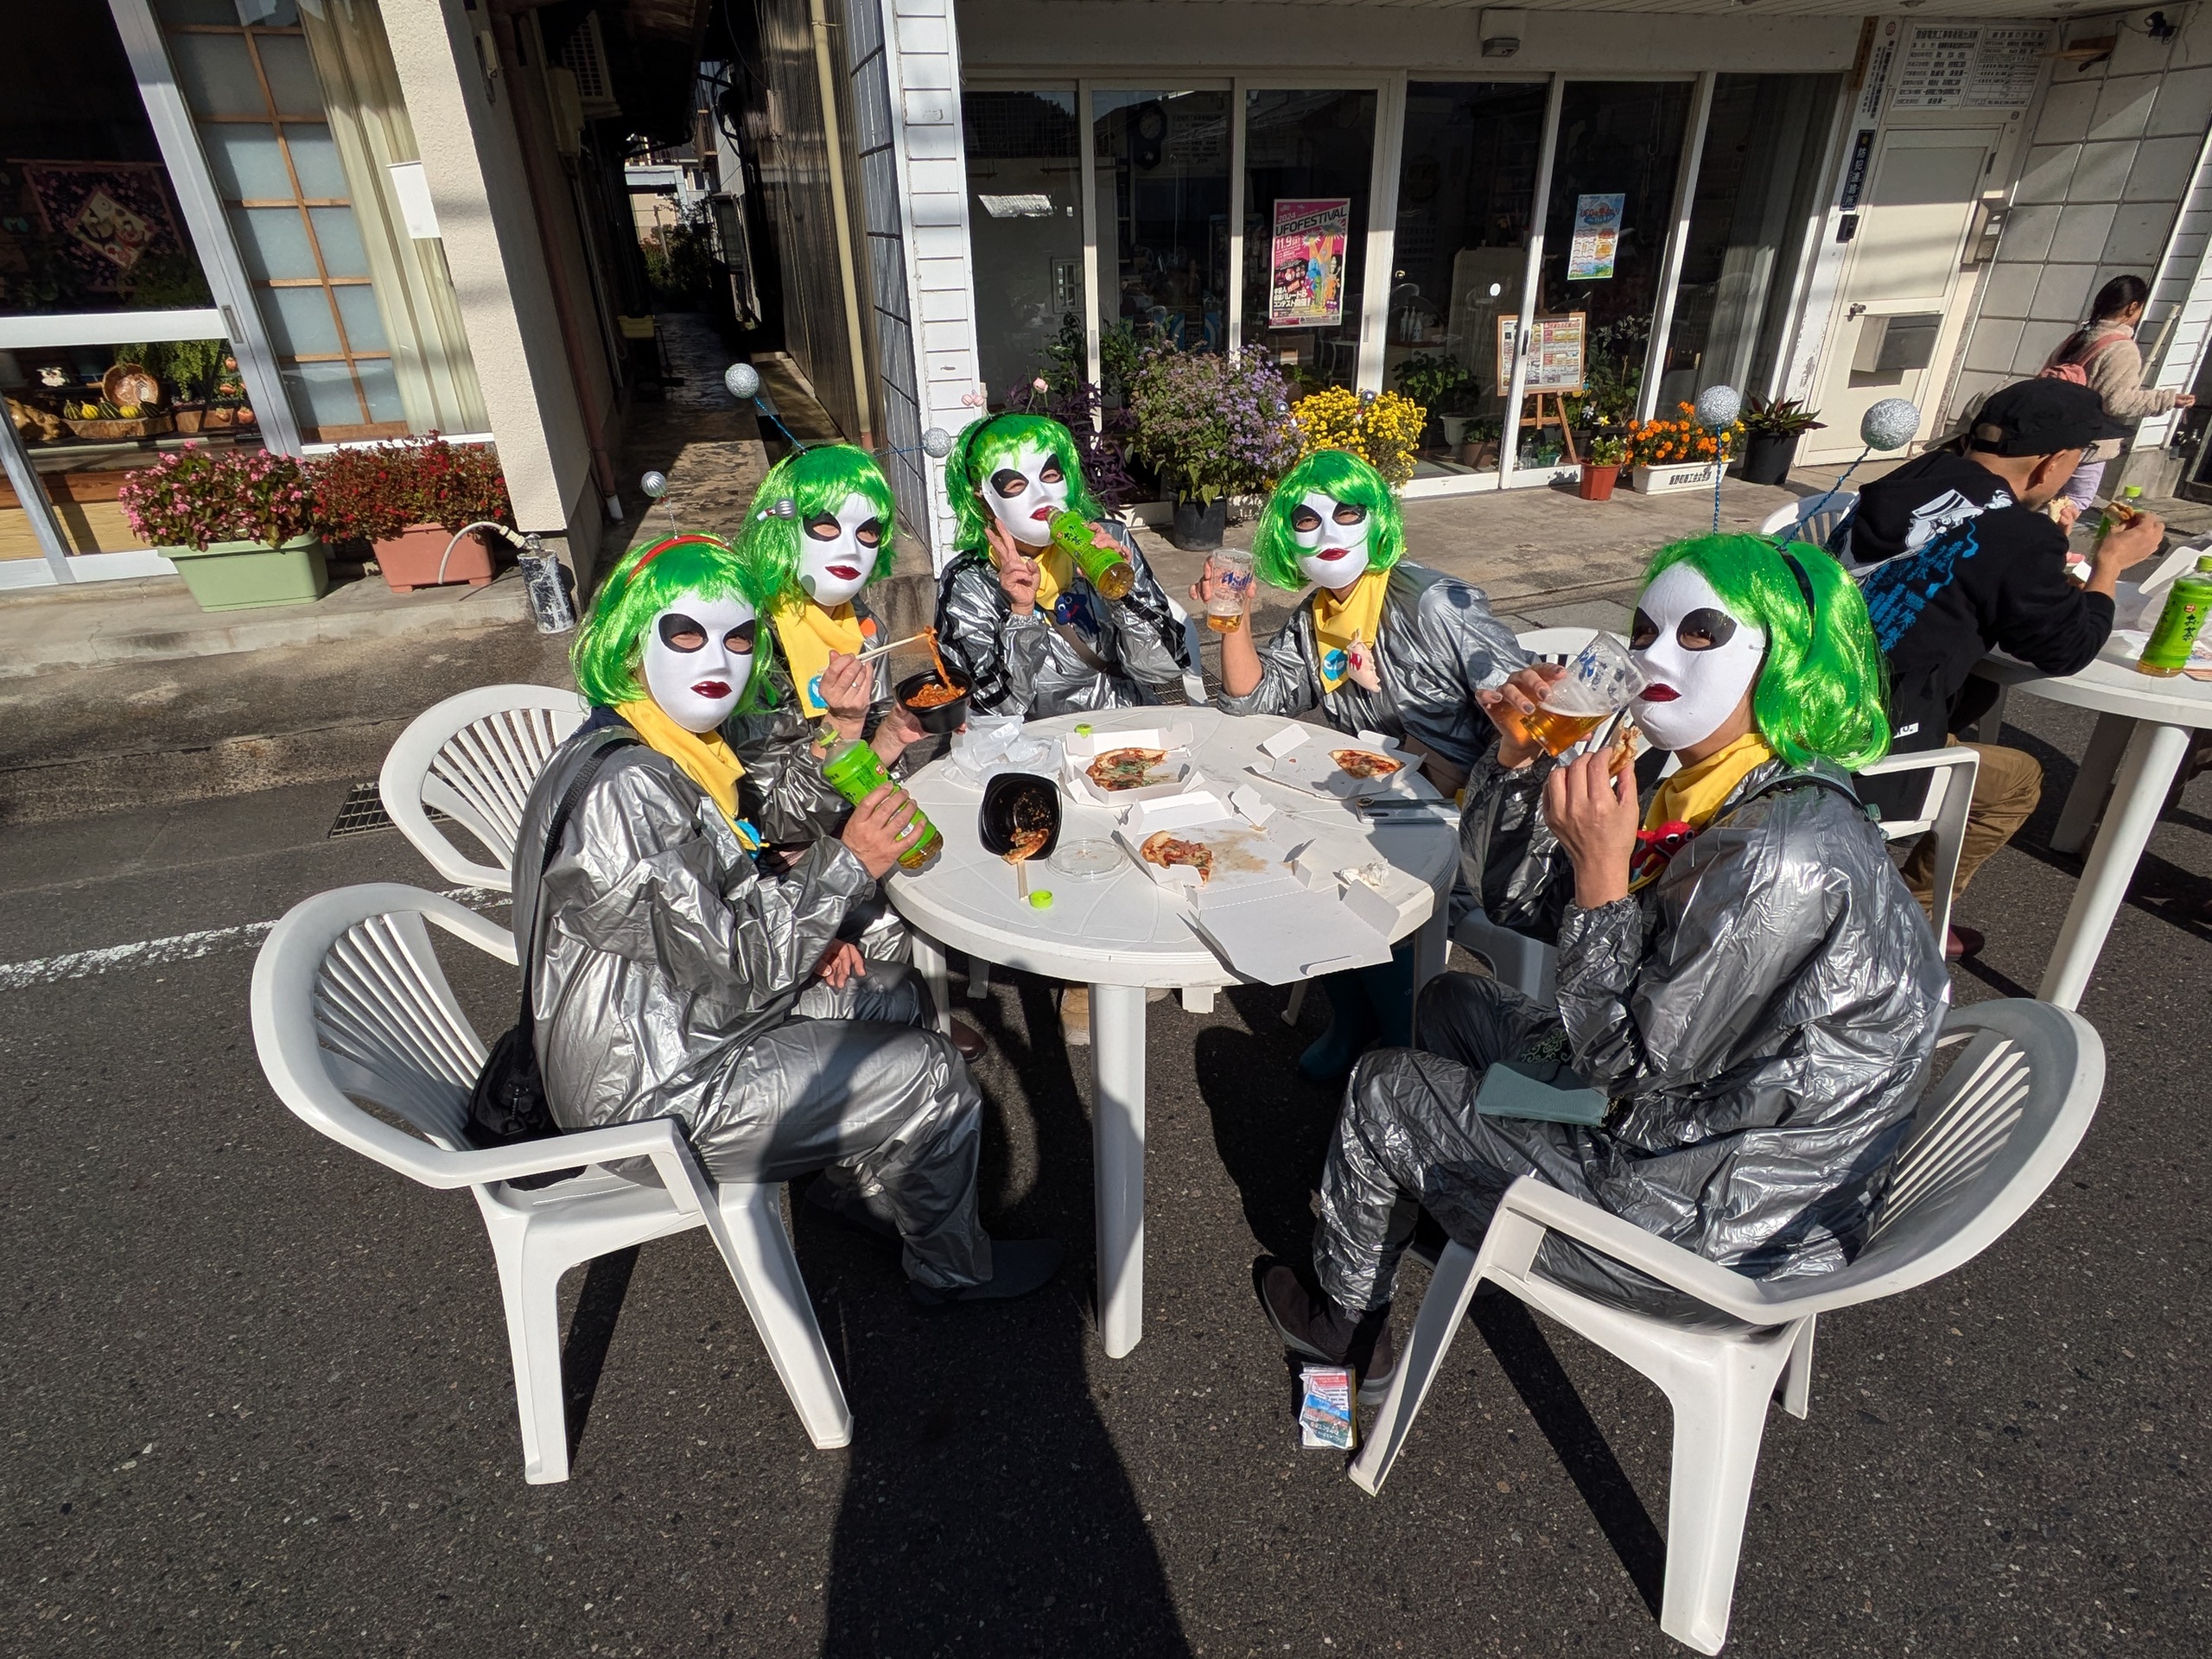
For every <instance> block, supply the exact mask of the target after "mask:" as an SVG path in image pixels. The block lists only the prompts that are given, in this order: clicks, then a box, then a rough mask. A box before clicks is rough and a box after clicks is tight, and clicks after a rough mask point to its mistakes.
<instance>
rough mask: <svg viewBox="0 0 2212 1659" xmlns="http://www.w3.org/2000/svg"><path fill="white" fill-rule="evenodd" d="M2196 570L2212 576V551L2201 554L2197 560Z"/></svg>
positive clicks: (2200, 573) (2201, 573) (2199, 573)
mask: <svg viewBox="0 0 2212 1659" xmlns="http://www.w3.org/2000/svg"><path fill="white" fill-rule="evenodd" d="M2196 570H2197V574H2198V575H2207V576H2212V553H2206V554H2202V555H2201V556H2199V557H2198V559H2197V561H2196Z"/></svg>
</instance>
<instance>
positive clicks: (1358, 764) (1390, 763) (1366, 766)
mask: <svg viewBox="0 0 2212 1659" xmlns="http://www.w3.org/2000/svg"><path fill="white" fill-rule="evenodd" d="M1329 759H1331V760H1333V761H1335V762H1336V763H1337V766H1338V770H1340V771H1343V772H1350V773H1351V775H1352V776H1353V777H1355V778H1388V777H1389V775H1390V774H1391V773H1392V772H1401V771H1403V770H1404V767H1405V763H1404V762H1403V761H1400V760H1392V759H1390V757H1389V755H1387V754H1377V753H1375V751H1374V750H1372V749H1332V750H1330V751H1329Z"/></svg>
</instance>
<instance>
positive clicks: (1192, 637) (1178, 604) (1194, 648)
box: [1160, 584, 1251, 709]
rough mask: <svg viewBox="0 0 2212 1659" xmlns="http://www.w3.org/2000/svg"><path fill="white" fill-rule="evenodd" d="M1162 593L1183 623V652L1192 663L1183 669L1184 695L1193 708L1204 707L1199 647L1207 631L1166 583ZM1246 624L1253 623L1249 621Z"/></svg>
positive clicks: (1174, 613)
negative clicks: (1168, 588)
mask: <svg viewBox="0 0 2212 1659" xmlns="http://www.w3.org/2000/svg"><path fill="white" fill-rule="evenodd" d="M1160 593H1161V594H1162V595H1163V596H1164V597H1165V598H1166V601H1167V609H1168V611H1169V613H1171V614H1172V615H1173V617H1174V618H1175V620H1177V621H1178V622H1180V623H1181V624H1182V625H1183V652H1184V654H1185V656H1187V657H1188V658H1190V659H1191V665H1190V666H1189V667H1188V668H1186V669H1185V670H1184V671H1183V696H1185V699H1187V700H1188V701H1189V702H1190V705H1191V707H1192V708H1193V709H1203V708H1205V705H1206V677H1205V664H1204V661H1203V659H1201V658H1200V657H1199V656H1198V648H1199V647H1200V646H1201V645H1205V640H1206V631H1205V629H1204V628H1202V627H1200V626H1198V618H1196V617H1195V616H1192V614H1191V613H1189V612H1188V611H1186V610H1185V609H1184V608H1183V605H1182V601H1180V600H1179V599H1177V598H1176V597H1175V595H1174V594H1171V593H1168V592H1167V589H1166V585H1165V584H1162V586H1161V588H1160ZM1245 626H1248V627H1249V626H1251V625H1250V623H1249V622H1247V623H1246V625H1245Z"/></svg>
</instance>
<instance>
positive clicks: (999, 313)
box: [960, 87, 1090, 409]
mask: <svg viewBox="0 0 2212 1659" xmlns="http://www.w3.org/2000/svg"><path fill="white" fill-rule="evenodd" d="M960 115H961V124H962V126H963V129H964V137H965V140H966V147H967V155H968V191H969V198H968V225H969V246H970V250H971V252H972V254H973V257H972V258H971V259H970V261H969V264H971V265H972V267H973V268H974V270H975V273H976V341H977V346H978V351H979V354H980V357H981V359H982V360H981V364H980V367H981V370H982V378H983V390H984V391H986V392H987V393H988V395H989V397H990V401H991V407H992V408H994V409H997V408H1001V407H1002V406H1003V405H1004V404H1005V401H1006V397H1007V391H1008V390H1009V389H1010V388H1012V387H1014V386H1016V385H1027V383H1028V382H1029V381H1030V380H1031V379H1033V378H1035V377H1038V376H1040V375H1042V376H1046V377H1048V378H1052V380H1053V381H1054V382H1055V383H1056V384H1059V385H1072V383H1074V382H1077V381H1080V380H1086V379H1088V378H1090V349H1089V347H1088V346H1087V345H1086V344H1085V336H1084V295H1083V202H1082V198H1081V194H1080V191H1079V181H1078V179H1077V175H1078V174H1079V173H1080V171H1081V170H1082V160H1081V149H1080V145H1079V143H1078V139H1079V137H1080V134H1079V132H1078V130H1077V126H1076V103H1075V91H1074V89H1073V88H1072V87H1070V88H1067V89H1065V90H1062V91H1049V92H993V91H988V90H984V89H980V88H974V87H971V88H969V90H968V91H967V92H964V93H963V94H962V97H961V100H960Z"/></svg>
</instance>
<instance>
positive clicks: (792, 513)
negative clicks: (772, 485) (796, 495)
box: [768, 495, 798, 518]
mask: <svg viewBox="0 0 2212 1659" xmlns="http://www.w3.org/2000/svg"><path fill="white" fill-rule="evenodd" d="M768 515H769V517H770V518H798V502H796V501H794V500H792V499H791V497H789V496H788V495H784V496H779V497H777V498H776V499H774V500H773V501H771V502H770V503H769V504H768Z"/></svg>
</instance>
